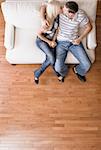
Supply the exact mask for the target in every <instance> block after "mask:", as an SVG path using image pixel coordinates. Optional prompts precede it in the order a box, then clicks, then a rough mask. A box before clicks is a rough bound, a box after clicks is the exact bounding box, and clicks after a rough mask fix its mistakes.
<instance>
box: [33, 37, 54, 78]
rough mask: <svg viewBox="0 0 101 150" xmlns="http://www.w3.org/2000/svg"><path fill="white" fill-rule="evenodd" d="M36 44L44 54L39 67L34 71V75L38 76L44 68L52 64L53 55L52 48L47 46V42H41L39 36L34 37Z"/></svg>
mask: <svg viewBox="0 0 101 150" xmlns="http://www.w3.org/2000/svg"><path fill="white" fill-rule="evenodd" d="M36 44H37V46H38V47H39V48H40V49H41V50H42V51H43V52H44V53H45V54H46V59H45V61H44V62H43V64H42V65H41V67H40V68H39V69H38V70H36V71H35V72H34V74H35V77H36V78H39V77H40V75H41V74H42V73H43V72H44V71H45V70H46V68H47V67H48V66H49V65H52V66H53V65H54V63H55V57H54V49H52V48H51V47H49V46H48V44H47V43H45V42H43V41H42V40H40V39H39V38H37V39H36Z"/></svg>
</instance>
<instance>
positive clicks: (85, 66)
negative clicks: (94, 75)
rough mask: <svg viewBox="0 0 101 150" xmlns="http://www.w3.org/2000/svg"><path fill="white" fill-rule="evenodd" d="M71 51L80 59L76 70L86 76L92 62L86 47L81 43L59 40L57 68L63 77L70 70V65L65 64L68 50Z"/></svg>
mask: <svg viewBox="0 0 101 150" xmlns="http://www.w3.org/2000/svg"><path fill="white" fill-rule="evenodd" d="M69 51H70V52H71V53H72V54H73V55H74V56H75V57H76V58H77V59H78V61H79V64H78V65H76V71H77V73H78V74H80V75H82V76H85V75H86V73H87V71H88V70H89V69H90V66H91V62H90V60H89V58H88V56H87V54H86V52H85V49H84V47H83V45H82V43H80V44H79V45H73V44H72V43H71V42H68V41H58V42H57V47H56V62H55V70H56V71H57V72H58V73H59V74H60V75H61V76H63V77H65V76H66V74H67V72H68V66H67V65H66V64H65V59H66V56H67V54H68V52H69Z"/></svg>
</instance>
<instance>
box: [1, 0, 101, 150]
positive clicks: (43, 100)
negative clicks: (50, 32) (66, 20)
mask: <svg viewBox="0 0 101 150" xmlns="http://www.w3.org/2000/svg"><path fill="white" fill-rule="evenodd" d="M3 38H4V21H3V17H2V14H1V11H0V150H101V1H100V3H99V6H98V11H97V42H98V47H97V49H96V62H95V63H94V64H93V66H92V69H91V70H90V72H89V73H88V74H87V82H86V83H81V82H80V81H79V80H78V79H77V78H76V76H75V75H74V74H73V72H72V69H71V68H70V72H69V74H68V77H67V78H66V80H65V82H64V83H63V84H61V83H59V82H58V80H57V77H56V76H55V75H54V74H53V72H52V70H51V68H49V69H48V70H47V71H46V72H45V74H44V75H43V76H42V77H41V81H40V84H39V85H38V86H37V85H35V84H34V83H33V70H34V69H35V68H37V67H38V66H39V65H16V66H12V65H10V64H9V63H8V62H7V61H6V60H5V49H4V47H3Z"/></svg>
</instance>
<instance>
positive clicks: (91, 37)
mask: <svg viewBox="0 0 101 150" xmlns="http://www.w3.org/2000/svg"><path fill="white" fill-rule="evenodd" d="M92 26H93V28H92V30H91V31H90V33H89V34H88V36H87V49H88V50H94V49H95V48H96V46H97V43H96V27H95V22H93V23H92Z"/></svg>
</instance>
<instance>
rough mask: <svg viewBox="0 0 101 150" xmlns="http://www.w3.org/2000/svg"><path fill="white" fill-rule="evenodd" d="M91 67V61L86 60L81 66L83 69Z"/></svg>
mask: <svg viewBox="0 0 101 150" xmlns="http://www.w3.org/2000/svg"><path fill="white" fill-rule="evenodd" d="M90 67H91V62H90V61H89V60H88V61H86V62H85V63H84V64H83V68H84V69H85V71H88V70H89V69H90Z"/></svg>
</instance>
